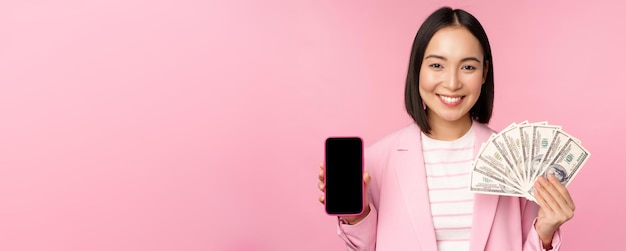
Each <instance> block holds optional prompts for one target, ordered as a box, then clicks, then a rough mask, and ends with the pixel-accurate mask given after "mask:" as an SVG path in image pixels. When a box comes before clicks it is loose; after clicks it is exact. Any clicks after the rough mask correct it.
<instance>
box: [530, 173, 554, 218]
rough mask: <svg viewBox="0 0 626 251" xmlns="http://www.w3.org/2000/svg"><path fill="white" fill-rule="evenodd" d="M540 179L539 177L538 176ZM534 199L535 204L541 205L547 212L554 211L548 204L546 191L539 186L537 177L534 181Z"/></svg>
mask: <svg viewBox="0 0 626 251" xmlns="http://www.w3.org/2000/svg"><path fill="white" fill-rule="evenodd" d="M539 178H540V179H541V177H539ZM534 192H535V199H536V200H537V204H539V206H540V207H541V209H543V210H545V211H548V212H549V213H552V212H554V210H553V209H552V207H551V206H550V204H549V203H548V202H547V201H546V198H545V196H546V191H545V189H544V188H543V187H542V186H541V183H540V181H539V179H537V181H535V191H534Z"/></svg>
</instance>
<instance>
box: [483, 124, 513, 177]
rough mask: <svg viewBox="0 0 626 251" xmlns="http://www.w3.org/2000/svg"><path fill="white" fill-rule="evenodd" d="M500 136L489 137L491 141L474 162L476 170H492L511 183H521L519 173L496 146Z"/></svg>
mask: <svg viewBox="0 0 626 251" xmlns="http://www.w3.org/2000/svg"><path fill="white" fill-rule="evenodd" d="M499 136H500V135H497V134H493V135H491V137H489V140H488V141H487V143H486V144H484V145H483V147H482V148H481V150H480V152H479V153H478V157H477V158H476V160H475V161H474V169H477V168H480V169H481V170H486V169H487V168H491V169H493V170H494V171H495V172H497V173H498V174H499V175H501V176H502V177H503V178H506V179H507V180H508V181H509V182H510V183H519V178H518V177H517V173H516V172H515V171H514V169H513V168H512V167H511V166H510V164H509V163H510V162H509V161H506V159H505V156H504V155H503V154H502V153H501V151H500V150H499V149H498V146H497V145H496V144H494V139H496V138H498V137H499ZM503 150H506V149H503ZM478 164H484V165H478ZM485 172H486V171H485Z"/></svg>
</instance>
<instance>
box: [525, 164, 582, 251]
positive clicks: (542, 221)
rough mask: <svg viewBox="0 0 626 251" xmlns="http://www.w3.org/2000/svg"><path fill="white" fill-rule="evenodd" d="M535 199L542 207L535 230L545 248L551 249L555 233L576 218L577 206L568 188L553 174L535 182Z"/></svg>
mask: <svg viewBox="0 0 626 251" xmlns="http://www.w3.org/2000/svg"><path fill="white" fill-rule="evenodd" d="M535 198H536V200H537V203H538V204H539V206H540V207H541V208H539V215H538V217H537V222H535V229H536V230H537V233H538V234H539V237H540V238H541V242H542V244H543V246H544V248H547V249H549V248H551V246H552V237H553V236H554V233H555V232H556V230H557V229H559V227H561V225H563V223H565V222H567V221H568V220H570V219H572V217H574V209H575V208H576V206H575V205H574V201H573V200H572V197H571V196H570V194H569V192H568V191H567V188H565V186H563V184H561V182H559V181H558V180H557V179H556V178H555V177H554V175H552V174H549V175H548V179H547V180H546V179H545V178H544V177H539V178H538V179H537V181H535Z"/></svg>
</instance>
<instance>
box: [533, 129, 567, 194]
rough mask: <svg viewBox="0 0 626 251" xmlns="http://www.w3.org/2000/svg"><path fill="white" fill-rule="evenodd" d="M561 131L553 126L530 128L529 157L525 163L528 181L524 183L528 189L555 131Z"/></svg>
mask: <svg viewBox="0 0 626 251" xmlns="http://www.w3.org/2000/svg"><path fill="white" fill-rule="evenodd" d="M559 130H561V127H560V126H553V125H533V126H532V144H531V147H530V155H528V158H527V159H526V161H528V163H529V164H528V169H527V172H528V173H529V174H530V175H528V177H529V179H528V180H527V181H526V182H525V185H526V187H527V189H525V190H528V188H530V187H532V184H533V182H534V179H533V177H535V175H536V174H537V170H538V169H539V165H540V163H541V160H542V159H543V156H544V155H545V153H546V152H547V151H548V148H549V147H550V144H551V143H552V139H553V138H554V134H556V132H557V131H559Z"/></svg>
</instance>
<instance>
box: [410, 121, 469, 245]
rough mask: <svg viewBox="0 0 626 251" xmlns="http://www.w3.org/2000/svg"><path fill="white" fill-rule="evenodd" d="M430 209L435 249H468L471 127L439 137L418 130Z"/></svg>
mask: <svg viewBox="0 0 626 251" xmlns="http://www.w3.org/2000/svg"><path fill="white" fill-rule="evenodd" d="M422 150H423V153H424V166H425V168H426V177H427V182H428V195H429V198H430V211H431V214H432V217H433V226H434V227H435V235H436V237H437V248H438V250H439V251H448V250H453V251H460V250H469V240H470V234H471V232H472V212H473V206H474V194H472V193H471V192H470V191H469V189H468V187H469V179H470V172H471V168H472V160H473V158H474V133H473V129H472V128H470V130H469V131H468V132H467V133H466V134H465V135H463V136H462V137H461V138H459V139H456V140H453V141H442V140H435V139H432V138H429V137H428V136H426V135H425V134H423V133H422Z"/></svg>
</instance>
